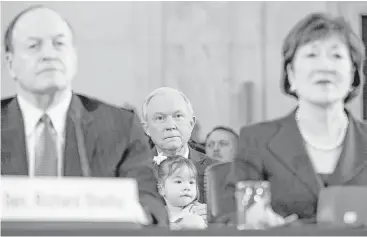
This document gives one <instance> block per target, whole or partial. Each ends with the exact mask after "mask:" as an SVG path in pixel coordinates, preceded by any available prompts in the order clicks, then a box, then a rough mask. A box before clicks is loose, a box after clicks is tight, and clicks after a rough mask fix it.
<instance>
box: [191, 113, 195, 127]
mask: <svg viewBox="0 0 367 237" xmlns="http://www.w3.org/2000/svg"><path fill="white" fill-rule="evenodd" d="M190 124H191V127H192V128H194V127H195V124H196V117H195V116H192V119H191V121H190Z"/></svg>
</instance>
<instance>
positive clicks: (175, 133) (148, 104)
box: [142, 87, 215, 202]
mask: <svg viewBox="0 0 367 237" xmlns="http://www.w3.org/2000/svg"><path fill="white" fill-rule="evenodd" d="M142 116H143V127H144V130H145V132H146V134H147V135H148V136H150V138H151V139H152V141H153V143H154V145H155V146H154V147H153V152H154V154H155V155H164V156H169V155H181V156H184V157H186V158H188V159H191V160H192V161H193V162H194V163H195V166H196V169H197V171H198V176H199V177H198V185H199V191H200V199H199V200H200V202H205V193H204V172H205V169H206V167H208V165H210V164H213V163H214V162H215V161H214V160H212V159H210V158H209V157H207V156H206V155H204V154H202V153H200V152H198V151H195V150H194V149H192V148H191V147H190V146H189V144H188V142H189V140H190V137H191V132H192V130H193V128H194V125H195V116H194V111H193V108H192V105H191V103H190V101H189V99H188V98H187V97H186V95H185V94H184V93H182V92H180V91H178V90H175V89H172V88H169V87H161V88H158V89H156V90H154V91H153V92H151V93H150V94H149V95H148V96H147V98H146V100H145V102H144V104H143V112H142Z"/></svg>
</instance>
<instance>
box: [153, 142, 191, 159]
mask: <svg viewBox="0 0 367 237" xmlns="http://www.w3.org/2000/svg"><path fill="white" fill-rule="evenodd" d="M185 150H186V151H185V154H184V155H183V157H185V158H189V150H190V149H189V146H188V145H187V144H186V145H185ZM157 154H158V156H165V155H164V154H163V152H161V151H159V150H158V149H157Z"/></svg>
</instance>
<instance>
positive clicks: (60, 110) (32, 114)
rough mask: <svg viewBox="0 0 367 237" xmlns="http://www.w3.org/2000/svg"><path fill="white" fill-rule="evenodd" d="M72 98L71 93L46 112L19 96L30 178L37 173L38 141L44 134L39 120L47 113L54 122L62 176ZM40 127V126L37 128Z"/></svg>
mask: <svg viewBox="0 0 367 237" xmlns="http://www.w3.org/2000/svg"><path fill="white" fill-rule="evenodd" d="M71 98H72V92H71V91H69V92H68V93H67V95H66V96H65V97H64V99H63V100H62V101H60V103H58V104H57V105H56V106H53V107H51V108H49V109H48V110H47V111H46V112H44V111H42V110H40V109H38V108H36V107H35V106H33V105H32V104H30V103H29V102H28V101H27V100H25V99H23V98H22V97H21V96H19V95H17V99H18V103H19V107H20V111H21V113H22V115H23V121H24V131H25V138H26V148H27V149H26V150H27V157H28V174H29V176H30V177H34V173H35V163H36V160H35V151H36V150H35V149H36V144H37V143H36V141H37V140H39V139H40V136H41V133H42V126H40V125H41V124H38V122H39V120H40V119H41V117H42V116H43V114H44V113H46V114H47V115H48V116H49V117H50V119H51V122H52V125H53V127H54V134H53V135H55V140H56V147H57V159H58V164H57V169H58V172H57V173H58V176H62V175H63V174H62V173H63V171H62V167H63V155H64V152H63V151H64V145H65V128H66V116H67V111H68V109H69V105H70V102H71ZM37 125H39V126H37Z"/></svg>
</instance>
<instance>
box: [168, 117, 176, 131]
mask: <svg viewBox="0 0 367 237" xmlns="http://www.w3.org/2000/svg"><path fill="white" fill-rule="evenodd" d="M176 128H177V127H176V122H175V120H174V119H173V118H172V116H168V117H167V120H166V129H169V130H171V129H176Z"/></svg>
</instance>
